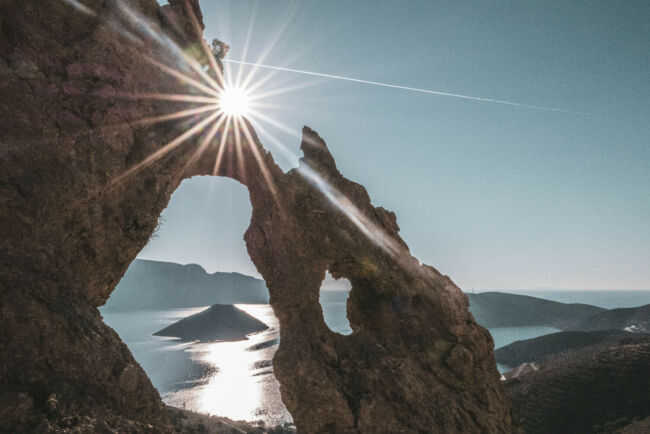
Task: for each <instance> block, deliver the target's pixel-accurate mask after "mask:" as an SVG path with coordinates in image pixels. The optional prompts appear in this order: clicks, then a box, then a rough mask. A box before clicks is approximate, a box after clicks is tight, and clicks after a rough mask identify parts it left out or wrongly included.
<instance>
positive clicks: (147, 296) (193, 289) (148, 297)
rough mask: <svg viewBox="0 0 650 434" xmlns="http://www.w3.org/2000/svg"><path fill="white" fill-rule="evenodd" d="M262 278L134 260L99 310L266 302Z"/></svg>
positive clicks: (267, 294)
mask: <svg viewBox="0 0 650 434" xmlns="http://www.w3.org/2000/svg"><path fill="white" fill-rule="evenodd" d="M268 301H269V292H268V289H266V284H265V283H264V281H263V280H260V279H255V278H254V277H250V276H245V275H243V274H239V273H220V272H217V273H213V274H208V273H206V272H205V270H204V269H203V267H201V266H200V265H196V264H189V265H180V264H175V263H173V262H159V261H148V260H142V259H136V260H135V261H133V263H131V265H129V268H128V269H127V270H126V274H125V275H124V277H123V278H122V279H121V280H120V283H118V284H117V286H116V287H115V290H114V291H113V292H112V293H111V296H110V297H109V299H108V301H107V302H106V304H105V305H104V306H103V307H102V311H106V312H115V311H125V310H152V309H173V308H180V307H196V306H210V305H213V304H217V303H218V304H235V303H268Z"/></svg>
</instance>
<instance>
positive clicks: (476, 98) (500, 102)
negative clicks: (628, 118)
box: [222, 59, 581, 114]
mask: <svg viewBox="0 0 650 434" xmlns="http://www.w3.org/2000/svg"><path fill="white" fill-rule="evenodd" d="M222 61H223V62H229V63H238V64H240V65H249V66H255V67H258V68H266V69H275V70H277V71H286V72H295V73H298V74H306V75H314V76H316V77H325V78H333V79H335V80H345V81H352V82H354V83H362V84H370V85H373V86H382V87H390V88H393V89H402V90H410V91H412V92H421V93H429V94H432V95H440V96H450V97H453V98H462V99H469V100H473V101H483V102H491V103H496V104H506V105H511V106H515V107H522V108H528V109H534V110H545V111H549V112H561V113H572V114H581V113H579V112H574V111H571V110H565V109H560V108H554V107H542V106H537V105H529V104H521V103H518V102H512V101H504V100H500V99H491V98H480V97H478V96H469V95H460V94H457V93H449V92H439V91H437V90H429V89H419V88H417V87H408V86H399V85H396V84H388V83H379V82H377V81H369V80H361V79H358V78H350V77H342V76H340V75H332V74H323V73H320V72H311V71H303V70H301V69H292V68H281V67H279V66H271V65H263V64H261V63H253V62H244V61H242V60H232V59H222Z"/></svg>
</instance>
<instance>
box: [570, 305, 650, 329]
mask: <svg viewBox="0 0 650 434" xmlns="http://www.w3.org/2000/svg"><path fill="white" fill-rule="evenodd" d="M570 326H571V328H572V329H573V330H628V331H631V332H645V333H650V304H646V305H645V306H639V307H629V308H620V309H611V310H606V311H603V312H596V313H594V314H592V315H588V316H586V317H582V318H576V320H575V321H574V322H572V323H571V325H570Z"/></svg>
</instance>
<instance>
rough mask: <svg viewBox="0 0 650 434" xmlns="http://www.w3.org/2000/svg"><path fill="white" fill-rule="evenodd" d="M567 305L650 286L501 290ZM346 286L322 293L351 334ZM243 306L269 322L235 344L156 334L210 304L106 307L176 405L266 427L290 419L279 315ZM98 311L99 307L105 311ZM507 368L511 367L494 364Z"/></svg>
mask: <svg viewBox="0 0 650 434" xmlns="http://www.w3.org/2000/svg"><path fill="white" fill-rule="evenodd" d="M503 292H509V293H515V294H522V295H530V296H533V297H539V298H545V299H548V300H554V301H559V302H562V303H585V304H592V305H595V306H599V307H603V308H607V309H613V308H619V307H634V306H641V305H645V304H650V290H616V291H614V290H581V291H570V290H526V291H503ZM347 297H348V292H347V291H341V290H331V291H325V290H324V291H321V305H322V307H323V315H324V317H325V322H326V323H327V325H328V326H329V327H330V328H331V329H332V330H333V331H335V332H338V333H341V334H350V333H351V332H352V330H351V329H350V326H349V323H348V321H347V317H346V313H345V307H346V301H347ZM236 306H237V307H238V308H239V309H241V310H243V311H245V312H246V313H248V314H249V315H252V316H254V317H255V318H257V319H259V320H260V321H262V322H264V323H265V324H267V325H268V326H269V329H267V330H264V331H262V332H258V333H253V334H250V335H248V336H247V338H246V339H245V340H241V341H235V342H210V343H197V342H181V341H179V340H177V339H173V338H166V337H159V336H153V333H155V332H156V331H158V330H160V329H162V328H164V327H166V326H168V325H170V324H172V323H174V322H176V321H178V320H179V319H181V318H184V317H186V316H189V315H192V314H194V313H197V312H200V311H201V310H203V309H206V308H208V307H209V306H204V307H197V308H185V309H172V310H159V311H136V312H110V313H109V312H101V313H102V316H103V317H104V321H105V322H106V324H108V325H109V326H110V327H112V328H113V329H114V330H115V331H116V332H117V333H118V334H119V335H120V337H121V338H122V340H123V341H124V342H125V343H126V345H127V346H128V347H129V349H130V350H131V353H132V354H133V356H134V358H135V359H136V360H137V361H138V363H140V365H141V366H142V367H143V369H144V370H145V372H146V373H147V375H149V378H150V379H151V381H152V383H153V385H154V386H155V387H156V388H157V389H158V391H159V392H160V394H161V396H162V398H163V400H164V401H165V402H166V403H167V404H169V405H173V406H175V407H179V408H184V409H188V410H192V411H197V412H200V413H206V414H211V415H217V416H225V417H228V418H231V419H233V420H246V421H249V422H256V421H262V422H264V423H265V424H266V425H267V426H275V425H282V424H285V423H290V422H291V415H290V414H289V412H288V411H287V409H286V408H285V407H284V405H283V404H282V399H281V397H280V388H279V383H278V382H277V380H276V379H275V377H274V376H273V368H272V366H271V359H272V358H273V354H274V353H275V350H276V349H277V343H278V341H279V338H280V330H279V325H278V320H277V318H276V317H275V315H274V314H273V309H271V307H270V306H269V305H266V304H257V305H252V304H240V305H236ZM100 311H101V309H100ZM488 330H489V331H490V333H491V334H492V337H493V339H494V344H495V348H499V347H502V346H504V345H508V344H509V343H512V342H514V341H517V340H522V339H530V338H534V337H537V336H541V335H545V334H549V333H554V332H557V331H558V330H557V329H555V328H553V327H538V326H535V327H496V328H491V329H488ZM497 368H498V369H499V371H501V372H504V371H506V370H508V369H510V367H508V366H503V365H497Z"/></svg>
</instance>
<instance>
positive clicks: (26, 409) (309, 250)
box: [0, 0, 512, 433]
mask: <svg viewBox="0 0 650 434" xmlns="http://www.w3.org/2000/svg"><path fill="white" fill-rule="evenodd" d="M84 3H85V4H87V5H88V7H89V8H90V10H91V11H92V14H90V15H89V14H86V13H82V12H79V11H78V10H75V9H73V8H71V7H70V5H69V4H67V3H64V2H40V1H35V0H34V1H28V2H24V1H18V0H13V1H12V0H10V1H6V2H3V3H2V4H1V5H0V31H2V35H3V37H2V39H0V73H1V74H2V78H3V80H1V81H0V116H1V117H2V119H3V122H2V124H1V125H0V136H1V137H2V145H1V146H2V148H1V152H0V162H1V164H0V166H1V167H2V172H1V173H0V209H1V210H2V211H1V213H0V235H1V238H2V240H3V243H2V262H1V263H0V285H1V287H2V288H1V289H2V291H1V295H0V300H1V304H0V306H1V310H0V321H1V322H2V324H3V328H2V331H1V332H0V348H1V349H2V351H1V352H0V365H1V366H2V367H3V368H2V371H0V385H1V390H2V395H1V396H0V409H1V412H2V416H3V417H2V421H1V422H0V424H1V425H0V426H1V427H2V428H3V429H5V428H6V429H9V430H15V431H20V430H30V429H36V427H39V428H38V429H39V430H42V431H47V430H48V429H54V428H57V427H58V428H64V429H66V427H67V428H74V427H77V426H80V425H84V424H85V425H86V426H90V427H95V428H99V427H102V426H106V427H108V428H111V429H117V430H118V431H126V430H135V431H146V430H156V431H161V432H168V431H171V425H170V422H169V420H168V418H167V416H166V412H165V409H164V406H163V404H162V402H161V400H160V397H159V396H158V394H157V392H156V391H155V389H154V388H153V387H152V386H151V383H150V381H149V380H148V378H147V377H146V375H145V374H144V372H143V371H142V369H141V368H140V367H139V366H138V365H137V363H135V361H134V360H133V358H132V356H131V354H130V353H129V351H128V349H127V348H126V346H125V345H124V344H123V343H122V342H121V341H120V340H119V338H118V336H117V335H116V334H115V333H114V332H113V331H112V330H111V329H109V328H108V327H107V326H105V325H104V324H103V323H102V321H101V318H100V316H99V314H98V313H97V309H96V307H97V306H99V305H101V304H103V303H104V302H105V300H106V299H107V297H108V296H109V294H110V292H111V290H112V289H113V288H114V286H115V285H116V283H117V282H118V281H119V279H120V277H121V276H122V274H123V273H124V271H125V270H126V267H127V266H128V264H129V263H130V262H131V261H132V260H133V258H134V257H135V255H136V254H137V252H138V251H139V250H140V249H141V248H142V246H144V245H145V243H146V242H147V240H148V238H149V236H150V235H151V233H152V231H153V230H154V228H155V226H156V221H157V218H158V216H159V215H160V213H161V212H162V210H163V208H164V207H165V206H166V204H167V202H168V201H169V198H170V196H171V193H172V192H173V191H174V190H175V189H176V188H177V187H178V185H179V183H180V182H181V180H182V179H183V178H186V177H188V176H194V175H205V174H214V173H213V170H214V159H215V153H216V150H217V146H216V143H218V140H215V141H214V142H213V143H212V144H211V145H210V146H209V148H208V149H207V150H206V152H205V153H204V154H203V156H202V157H201V158H199V159H197V160H195V161H194V162H193V163H191V164H189V165H188V161H191V157H192V155H193V153H194V151H195V150H196V148H195V144H194V145H193V144H192V143H186V144H184V145H182V146H179V147H178V148H176V149H175V150H173V151H172V152H169V153H167V154H166V155H164V156H163V157H162V158H160V159H158V160H156V161H155V162H153V163H152V164H150V165H148V166H147V168H146V169H144V170H140V171H137V172H134V173H132V174H131V175H130V176H128V177H125V178H121V175H122V174H123V173H125V172H126V171H127V170H129V168H131V167H132V166H133V165H134V164H136V163H137V162H139V161H141V160H143V159H144V158H146V157H147V156H148V155H151V154H153V153H155V152H156V151H158V150H159V149H160V148H161V144H162V143H167V142H169V141H170V140H171V139H173V138H174V137H176V136H178V134H179V133H181V132H182V131H181V130H179V129H178V128H177V125H176V124H173V123H172V124H164V125H152V124H147V123H143V124H140V123H134V122H133V120H137V119H142V118H146V117H149V116H156V115H160V114H165V113H170V112H172V111H175V110H178V106H177V105H174V103H172V102H156V101H152V100H149V99H143V98H131V97H132V96H133V95H142V94H144V93H181V92H183V91H186V89H184V88H183V85H182V84H180V83H179V82H178V81H175V80H170V79H169V77H168V76H166V75H165V74H164V73H163V72H161V71H160V70H159V69H157V68H155V67H154V66H153V65H152V64H151V63H149V62H147V60H146V59H145V58H144V56H143V55H142V53H143V52H147V53H149V54H150V55H152V56H154V57H157V58H160V59H166V60H167V61H169V62H170V63H171V62H174V59H173V58H171V59H170V58H168V56H169V53H166V52H163V51H160V50H159V49H157V47H156V46H154V45H151V46H148V45H146V44H147V43H146V42H145V46H144V47H143V46H142V45H135V44H133V43H129V42H128V40H127V39H128V33H124V32H122V33H116V32H115V31H114V29H110V28H108V27H106V26H105V25H104V24H103V23H104V22H103V21H102V20H101V19H100V18H101V17H102V16H105V15H107V14H117V12H115V8H116V4H117V3H116V2H113V1H108V0H107V1H101V0H89V1H86V2H84ZM131 5H132V7H133V9H134V10H135V11H136V12H137V13H139V14H141V15H142V16H143V17H145V18H147V19H148V20H151V21H152V22H154V23H157V25H158V26H159V27H160V28H161V29H163V31H168V32H169V34H172V35H173V37H174V38H176V40H177V41H178V42H179V43H181V44H184V45H188V44H191V43H192V41H193V40H196V37H197V36H196V35H194V36H192V34H191V31H188V30H187V29H188V28H189V29H192V28H193V26H192V24H191V20H190V19H189V18H188V16H189V15H191V13H189V12H188V11H194V12H195V14H196V15H198V18H199V21H200V9H199V8H198V2H197V1H196V0H188V2H183V1H181V0H177V1H171V0H170V5H169V6H165V7H163V8H160V7H159V6H158V5H157V3H156V2H155V0H137V1H133V2H132V3H131ZM185 6H188V7H185ZM126 30H127V32H128V30H129V29H128V26H127V28H126ZM132 30H133V31H135V30H136V29H132ZM179 32H180V33H179ZM179 35H180V36H179ZM188 35H189V36H188ZM217 137H219V135H217ZM241 139H242V140H243V141H245V142H248V140H247V139H246V138H245V137H242V138H241ZM227 146H233V145H232V139H228V140H227ZM301 148H302V150H303V153H304V157H303V158H302V159H301V161H300V167H299V168H298V169H295V170H292V171H290V172H288V173H284V172H282V170H281V169H280V168H279V167H278V166H277V165H276V164H275V162H274V161H273V157H272V156H271V154H269V153H268V152H266V150H265V149H264V148H263V146H262V144H261V143H260V142H259V141H258V140H257V138H256V137H255V136H253V143H248V145H247V146H244V147H243V149H244V152H243V153H242V155H241V158H243V161H244V163H245V166H246V167H248V168H255V167H258V166H257V165H258V161H257V159H256V157H255V156H254V155H253V153H252V152H251V150H252V149H256V150H257V151H259V153H260V155H261V159H262V161H263V162H264V163H265V165H266V166H267V167H268V169H269V176H270V178H271V179H272V180H273V182H274V184H275V186H276V188H277V192H278V194H277V196H276V197H274V194H273V193H272V191H271V190H270V188H269V185H268V183H267V182H266V179H265V178H264V177H263V176H262V174H261V173H260V171H259V170H257V171H256V170H248V171H246V173H243V172H241V170H240V169H239V167H240V166H239V165H238V164H237V162H236V161H235V160H234V158H235V155H236V153H232V154H226V155H227V157H226V158H225V160H224V164H223V165H222V166H221V169H220V170H219V172H218V173H217V174H216V175H219V176H228V177H231V178H233V179H236V180H238V181H240V182H242V183H243V184H244V185H246V186H247V187H248V190H249V194H250V199H251V203H252V206H253V214H252V218H251V224H250V227H249V228H248V230H247V231H246V234H245V240H246V244H247V248H248V252H249V254H250V257H251V259H252V260H253V262H254V264H255V265H256V266H257V268H258V270H259V271H260V273H261V274H262V276H263V277H264V279H265V280H266V282H267V285H268V287H269V290H270V293H271V304H272V306H273V308H274V310H275V313H276V315H277V317H278V318H279V321H280V325H281V329H282V341H281V344H280V347H279V350H278V352H277V353H276V356H275V358H274V370H275V373H276V377H277V378H278V380H279V382H280V383H281V390H282V396H283V400H284V402H285V404H286V406H287V408H288V409H289V411H290V412H291V413H292V415H293V417H294V420H295V422H296V425H297V427H298V429H299V430H300V431H302V432H308V433H311V432H336V433H345V432H350V433H352V432H366V433H370V432H460V431H463V432H509V431H511V430H512V422H511V412H510V404H509V402H508V399H507V397H506V394H505V391H504V389H503V387H502V386H501V384H500V382H499V376H498V373H497V370H496V365H495V362H494V357H493V350H492V340H491V337H490V335H489V334H488V333H487V331H486V330H485V329H483V328H482V327H480V326H478V325H477V324H476V323H475V322H474V320H473V318H472V316H471V315H470V314H469V313H468V310H467V307H468V301H467V298H466V297H465V296H464V294H463V293H462V292H461V291H460V289H458V287H456V286H455V285H454V284H453V282H452V281H451V280H450V279H449V278H448V277H446V276H444V275H442V274H440V273H439V272H438V271H436V270H435V269H434V268H432V267H429V266H426V265H420V264H419V262H418V261H417V259H415V258H413V257H411V256H410V254H409V253H408V248H407V246H406V244H405V243H404V242H403V240H401V238H400V237H399V234H398V230H399V227H398V226H397V222H396V218H395V215H394V214H393V213H391V212H389V211H386V210H384V209H382V208H375V207H373V206H372V204H371V202H370V198H369V197H368V194H367V193H366V190H365V189H364V188H363V187H362V186H360V185H359V184H356V183H354V182H352V181H350V180H348V179H346V178H345V177H343V176H342V175H341V174H340V173H339V171H338V169H337V168H336V165H335V163H334V159H333V157H332V156H331V154H330V153H329V151H328V149H327V146H326V145H325V142H324V141H323V140H322V139H321V138H320V137H319V136H318V135H317V134H316V133H315V132H314V131H312V130H311V129H309V128H307V127H305V129H304V130H303V142H302V146H301ZM228 155H230V156H228ZM301 169H302V170H303V172H301ZM304 170H309V171H311V172H309V173H312V174H315V175H317V176H318V177H319V179H322V180H324V181H325V182H326V184H327V185H328V186H331V187H333V188H334V189H335V190H336V191H337V192H338V193H340V194H341V195H342V197H345V198H346V199H345V200H346V206H348V205H351V206H353V207H354V209H355V210H357V212H358V214H357V215H355V219H356V223H355V219H350V218H348V216H346V213H345V212H344V211H345V207H341V206H336V204H335V203H333V202H332V201H331V200H329V199H328V197H327V195H324V194H323V192H322V190H320V189H319V188H318V187H317V185H315V184H314V182H310V179H309V177H305V173H304ZM116 179H120V181H119V182H114V181H115V180H116ZM312 181H313V180H312ZM330 193H331V192H330ZM359 219H361V225H362V226H364V225H365V226H368V225H370V227H372V228H374V229H373V230H378V231H380V232H381V234H382V239H380V240H373V239H372V237H371V238H369V237H368V236H367V235H368V234H364V231H363V230H362V227H361V226H359V224H358V223H359V222H358V220H359ZM387 245H388V248H387ZM328 269H329V270H331V271H332V272H333V273H335V275H341V276H344V277H346V278H348V279H349V280H350V281H351V282H352V284H353V288H354V289H353V291H352V293H351V295H350V301H349V303H350V308H349V318H350V322H351V325H352V327H353V329H354V330H355V333H354V334H353V335H351V336H340V335H336V334H335V333H333V332H331V331H330V330H329V329H328V327H327V326H326V324H325V323H324V320H323V317H322V312H321V310H320V306H319V301H318V293H319V288H320V283H321V282H322V280H323V278H324V274H325V271H326V270H328ZM52 396H54V397H55V401H56V405H54V404H53V403H52V400H51V399H50V397H52Z"/></svg>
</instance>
